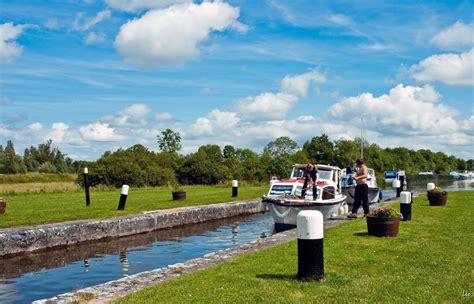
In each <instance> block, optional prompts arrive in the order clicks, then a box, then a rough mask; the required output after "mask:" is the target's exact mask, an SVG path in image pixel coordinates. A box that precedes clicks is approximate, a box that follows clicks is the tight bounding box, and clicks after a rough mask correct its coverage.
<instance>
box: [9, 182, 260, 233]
mask: <svg viewBox="0 0 474 304" xmlns="http://www.w3.org/2000/svg"><path fill="white" fill-rule="evenodd" d="M184 189H185V190H186V192H187V197H188V198H187V199H186V200H185V201H173V200H171V190H169V189H168V188H167V187H155V188H153V187H150V188H130V191H129V195H128V199H127V204H126V208H125V210H124V211H117V205H118V200H119V198H120V189H102V190H97V189H94V188H91V205H90V206H89V207H86V203H85V195H84V192H83V191H82V190H77V191H71V192H69V191H67V192H51V193H15V194H8V193H0V196H3V197H4V199H5V200H6V202H7V210H6V213H5V214H4V215H0V228H5V227H13V226H21V225H33V224H44V223H51V222H62V221H70V220H79V219H101V218H107V217H113V216H120V215H127V214H136V213H140V212H142V211H147V210H157V209H168V208H175V207H183V206H193V205H206V204H214V203H223V202H229V201H235V200H246V199H255V198H258V197H260V196H262V195H263V194H265V193H266V192H267V191H268V186H267V185H253V186H252V185H246V186H240V187H239V196H238V197H237V198H233V197H231V192H232V190H231V187H229V186H186V187H184Z"/></svg>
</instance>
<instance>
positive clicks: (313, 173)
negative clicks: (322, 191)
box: [301, 164, 319, 200]
mask: <svg viewBox="0 0 474 304" xmlns="http://www.w3.org/2000/svg"><path fill="white" fill-rule="evenodd" d="M318 173H319V172H318V168H316V166H314V165H313V164H307V165H306V172H305V174H304V175H305V176H304V184H303V191H301V197H302V198H305V196H306V190H307V188H308V186H312V187H313V200H316V198H317V197H318V191H317V185H318V184H317V181H318Z"/></svg>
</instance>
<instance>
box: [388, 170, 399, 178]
mask: <svg viewBox="0 0 474 304" xmlns="http://www.w3.org/2000/svg"><path fill="white" fill-rule="evenodd" d="M385 177H397V171H386V172H385Z"/></svg>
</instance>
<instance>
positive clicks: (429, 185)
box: [426, 183, 435, 191]
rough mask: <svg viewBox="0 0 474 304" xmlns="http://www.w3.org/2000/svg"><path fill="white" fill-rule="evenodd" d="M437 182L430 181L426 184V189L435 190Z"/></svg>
mask: <svg viewBox="0 0 474 304" xmlns="http://www.w3.org/2000/svg"><path fill="white" fill-rule="evenodd" d="M434 188H435V184H434V183H428V184H426V191H431V190H434Z"/></svg>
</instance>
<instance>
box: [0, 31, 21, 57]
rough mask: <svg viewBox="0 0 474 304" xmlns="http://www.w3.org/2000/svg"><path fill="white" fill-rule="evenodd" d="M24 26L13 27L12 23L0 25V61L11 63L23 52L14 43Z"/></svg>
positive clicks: (19, 46)
mask: <svg viewBox="0 0 474 304" xmlns="http://www.w3.org/2000/svg"><path fill="white" fill-rule="evenodd" d="M24 28H25V25H14V24H13V22H8V23H4V24H0V60H1V61H2V62H5V63H8V62H11V61H12V60H13V59H15V58H16V57H18V56H20V55H21V53H22V52H23V47H22V46H21V45H19V44H18V43H16V42H15V40H16V39H17V38H18V37H19V36H20V35H21V33H22V32H23V29H24Z"/></svg>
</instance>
